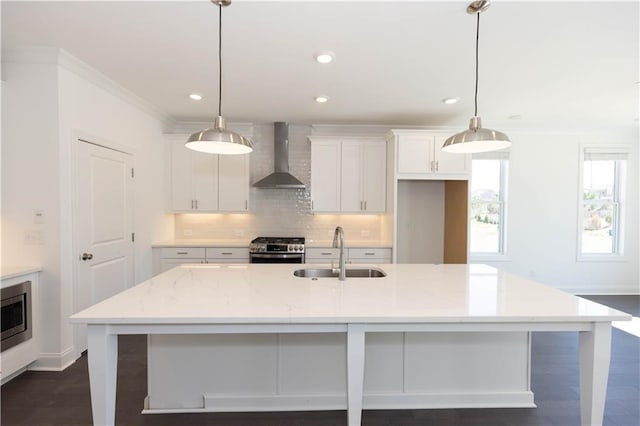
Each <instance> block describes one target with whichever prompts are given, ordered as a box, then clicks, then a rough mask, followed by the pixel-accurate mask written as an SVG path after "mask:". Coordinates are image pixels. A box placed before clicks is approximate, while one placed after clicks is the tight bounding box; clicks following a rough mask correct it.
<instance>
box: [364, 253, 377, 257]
mask: <svg viewBox="0 0 640 426" xmlns="http://www.w3.org/2000/svg"><path fill="white" fill-rule="evenodd" d="M364 255H365V256H375V255H376V254H375V253H365V254H364Z"/></svg>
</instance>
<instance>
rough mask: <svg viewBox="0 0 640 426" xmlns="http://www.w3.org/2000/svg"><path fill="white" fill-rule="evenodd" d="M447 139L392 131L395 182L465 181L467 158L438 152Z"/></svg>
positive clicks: (422, 132)
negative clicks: (406, 180)
mask: <svg viewBox="0 0 640 426" xmlns="http://www.w3.org/2000/svg"><path fill="white" fill-rule="evenodd" d="M449 136H451V135H450V134H444V133H439V132H433V131H430V130H392V131H391V139H392V140H393V141H394V142H395V144H396V155H397V163H396V167H397V169H396V174H397V176H398V178H399V179H468V178H469V166H470V161H471V159H470V155H468V154H450V153H446V152H443V151H442V149H441V148H442V145H443V144H444V141H445V140H446V139H447V138H448V137H449Z"/></svg>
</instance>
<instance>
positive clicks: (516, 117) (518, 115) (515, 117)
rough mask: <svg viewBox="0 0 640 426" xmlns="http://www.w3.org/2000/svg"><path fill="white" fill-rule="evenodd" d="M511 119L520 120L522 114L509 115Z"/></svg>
mask: <svg viewBox="0 0 640 426" xmlns="http://www.w3.org/2000/svg"><path fill="white" fill-rule="evenodd" d="M507 118H508V119H509V120H520V119H521V118H522V116H521V115H520V114H514V115H510V116H509V117H507Z"/></svg>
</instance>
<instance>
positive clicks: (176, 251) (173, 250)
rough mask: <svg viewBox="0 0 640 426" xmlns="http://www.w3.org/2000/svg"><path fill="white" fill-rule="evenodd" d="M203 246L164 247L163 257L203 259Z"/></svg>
mask: <svg viewBox="0 0 640 426" xmlns="http://www.w3.org/2000/svg"><path fill="white" fill-rule="evenodd" d="M204 257H205V249H204V247H165V248H163V249H162V258H163V259H204Z"/></svg>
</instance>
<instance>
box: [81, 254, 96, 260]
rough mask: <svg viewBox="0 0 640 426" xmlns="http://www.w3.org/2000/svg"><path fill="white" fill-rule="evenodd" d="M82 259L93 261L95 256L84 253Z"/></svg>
mask: <svg viewBox="0 0 640 426" xmlns="http://www.w3.org/2000/svg"><path fill="white" fill-rule="evenodd" d="M81 259H82V260H91V259H93V254H91V253H82V257H81Z"/></svg>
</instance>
